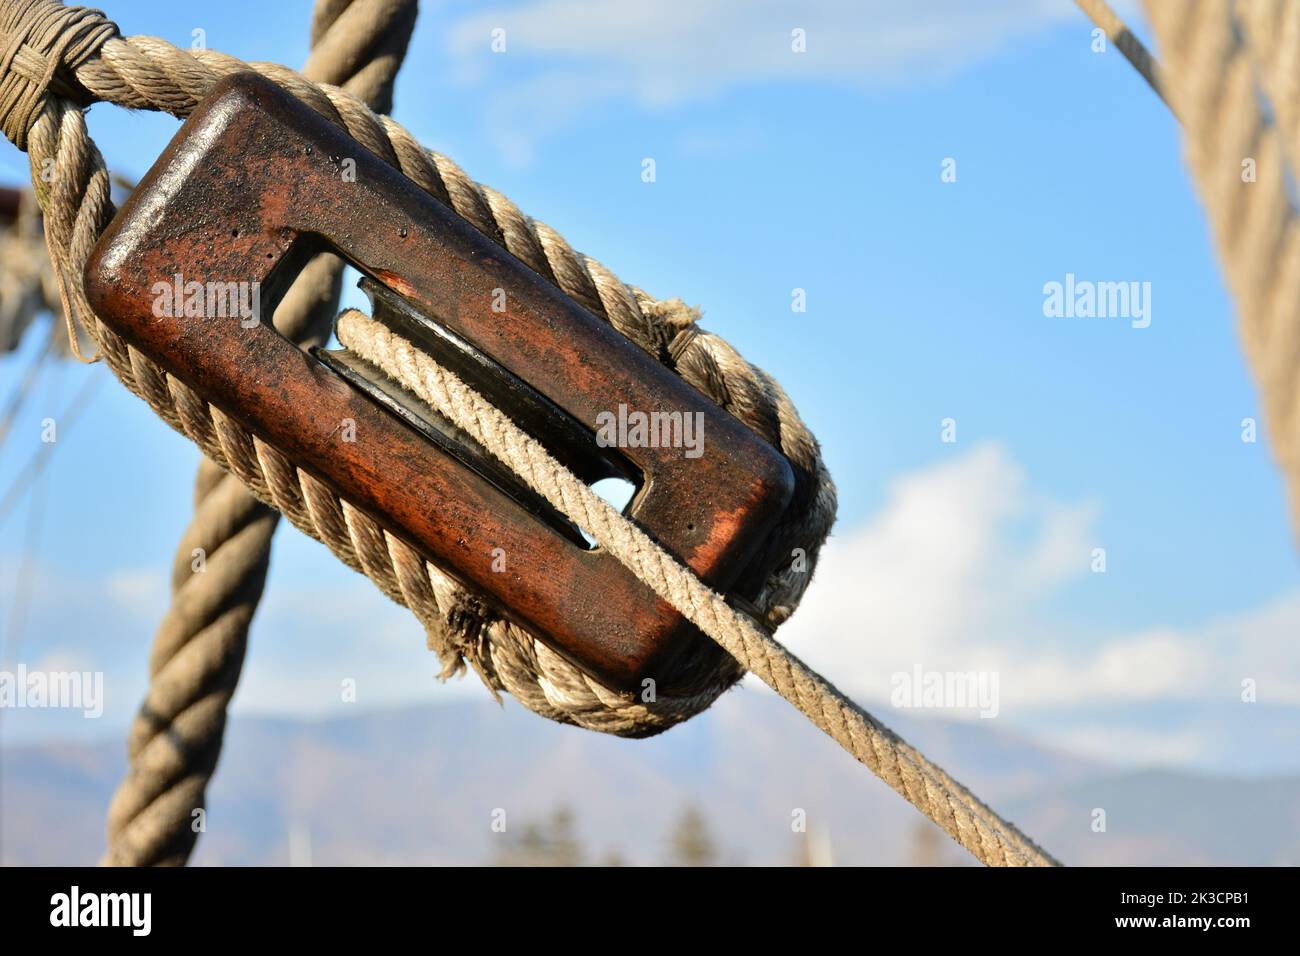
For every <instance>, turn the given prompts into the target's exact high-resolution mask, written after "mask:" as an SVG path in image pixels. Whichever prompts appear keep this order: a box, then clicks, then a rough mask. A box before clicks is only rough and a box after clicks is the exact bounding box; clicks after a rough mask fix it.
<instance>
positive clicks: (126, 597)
mask: <svg viewBox="0 0 1300 956" xmlns="http://www.w3.org/2000/svg"><path fill="white" fill-rule="evenodd" d="M104 589H105V590H106V591H107V593H108V597H109V598H110V599H111V600H113V601H115V602H116V603H117V604H118V605H119V606H121V607H122V608H124V609H126V610H130V611H141V610H142V609H143V610H147V611H155V612H157V611H158V609H161V608H165V607H166V606H167V603H168V602H169V600H170V595H169V594H168V592H167V579H166V575H165V574H164V573H163V572H162V570H161V569H159V568H152V567H150V568H120V569H119V570H117V571H114V572H113V573H112V574H110V575H109V576H108V578H107V579H106V580H105V582H104Z"/></svg>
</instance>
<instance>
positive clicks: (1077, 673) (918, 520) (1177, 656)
mask: <svg viewBox="0 0 1300 956" xmlns="http://www.w3.org/2000/svg"><path fill="white" fill-rule="evenodd" d="M1096 511H1097V509H1096V508H1095V507H1094V506H1092V505H1089V504H1062V503H1059V502H1054V501H1050V500H1046V499H1043V498H1042V497H1041V496H1037V495H1035V494H1034V493H1033V492H1032V489H1031V488H1030V487H1029V483H1028V482H1027V480H1026V478H1025V475H1024V473H1023V471H1022V470H1021V469H1020V468H1019V467H1018V466H1017V465H1015V463H1014V462H1012V461H1011V460H1010V458H1009V457H1008V456H1007V454H1006V452H1005V451H1004V450H1003V449H1002V448H1001V447H1000V446H997V445H985V446H982V447H979V448H977V449H975V450H974V451H972V452H969V453H967V454H965V455H964V456H963V457H960V458H957V459H954V460H952V461H948V462H945V463H942V464H939V465H936V466H932V467H930V468H926V469H923V470H921V471H918V472H915V473H912V474H909V475H905V476H904V477H903V478H901V479H899V480H898V481H896V482H895V483H894V485H893V487H892V489H891V492H890V495H889V498H888V501H887V502H886V504H885V506H884V507H883V508H882V510H881V511H880V513H879V514H877V515H876V517H875V518H874V519H873V520H872V521H871V522H870V523H868V524H867V525H866V526H865V527H863V528H861V529H859V530H856V531H854V532H852V533H850V534H847V535H845V536H844V537H842V538H837V539H833V540H832V542H831V543H830V544H829V545H828V546H827V548H826V551H825V553H824V555H823V557H822V560H821V563H820V565H819V568H818V571H817V578H816V579H815V580H814V583H813V585H812V587H811V588H810V589H809V592H808V595H807V597H806V598H805V601H804V605H803V607H801V608H800V610H799V612H798V613H797V614H796V615H795V616H794V618H793V619H792V620H791V622H790V623H789V624H788V625H787V626H786V627H785V628H784V629H783V630H782V631H781V633H780V636H781V639H782V640H783V641H784V642H785V643H786V644H788V645H789V646H791V647H792V648H793V649H795V650H796V652H797V653H799V654H800V656H802V657H804V658H805V659H806V660H808V662H809V663H810V664H812V665H813V666H815V667H817V668H818V669H819V670H820V671H821V672H822V673H823V674H825V675H827V676H828V677H829V678H830V679H831V680H832V681H834V682H835V683H836V684H838V685H840V686H842V687H844V688H845V690H847V691H849V692H850V693H853V694H854V695H855V696H858V697H859V698H860V699H863V700H864V701H885V700H888V699H889V695H890V689H891V684H890V678H891V675H893V674H895V673H898V672H911V671H912V670H913V668H915V667H917V666H919V667H921V668H923V669H925V670H927V671H961V672H966V671H980V670H988V671H995V672H997V674H998V682H999V688H1000V695H1001V697H1000V707H999V713H1000V715H1001V716H1003V717H1006V718H1008V719H1009V720H1011V721H1012V722H1013V723H1019V724H1020V725H1021V726H1022V727H1024V728H1026V729H1033V728H1034V727H1035V726H1037V724H1038V723H1039V722H1040V721H1039V720H1038V719H1037V718H1040V717H1042V716H1043V715H1047V714H1051V715H1053V720H1052V722H1051V723H1052V725H1053V728H1054V729H1053V730H1052V731H1051V737H1052V740H1053V741H1054V742H1056V743H1058V744H1061V745H1063V746H1067V747H1069V746H1072V745H1077V744H1079V742H1080V741H1085V742H1086V741H1088V740H1089V739H1092V738H1090V737H1089V734H1094V736H1095V725H1096V721H1097V719H1098V718H1099V717H1100V716H1101V715H1103V714H1105V713H1108V712H1110V711H1111V710H1116V711H1118V710H1120V709H1123V708H1125V707H1126V706H1128V705H1134V704H1139V703H1147V702H1166V703H1170V702H1176V703H1181V704H1185V705H1187V706H1189V707H1191V708H1193V709H1195V708H1197V707H1200V708H1205V709H1207V710H1208V709H1210V708H1216V707H1223V706H1233V705H1235V703H1236V701H1237V700H1238V699H1239V694H1240V692H1241V681H1242V680H1243V679H1246V678H1253V679H1255V680H1256V682H1257V684H1258V687H1259V698H1260V700H1261V701H1262V702H1267V703H1269V704H1282V705H1300V662H1298V661H1297V659H1296V655H1295V637H1296V635H1297V634H1300V594H1291V595H1285V596H1283V597H1281V598H1279V599H1278V600H1276V601H1275V602H1273V603H1271V604H1270V605H1268V606H1266V607H1264V608H1259V609H1250V610H1248V611H1245V612H1241V613H1236V614H1232V615H1229V616H1226V617H1223V618H1221V619H1218V620H1211V621H1207V622H1205V623H1203V624H1201V625H1199V626H1196V627H1192V628H1184V629H1177V628H1170V627H1153V628H1150V629H1145V630H1141V631H1138V632H1134V633H1119V632H1111V633H1104V632H1086V631H1083V630H1081V629H1080V628H1079V627H1078V626H1076V625H1074V624H1073V623H1072V622H1071V621H1069V620H1062V619H1060V614H1059V611H1056V612H1053V610H1052V609H1051V608H1050V607H1049V601H1050V600H1051V599H1052V598H1053V597H1054V596H1055V595H1056V594H1057V592H1058V591H1059V590H1060V588H1061V587H1062V586H1063V585H1065V584H1067V583H1070V582H1072V581H1074V580H1076V579H1078V580H1083V579H1086V578H1088V577H1090V568H1089V564H1090V560H1091V549H1092V547H1093V545H1094V542H1095V540H1096V536H1095V535H1094V534H1093V532H1092V527H1093V523H1094V521H1095V517H1096ZM1071 715H1073V716H1071ZM1135 719H1140V718H1135ZM1132 729H1133V731H1134V734H1135V735H1134V736H1131V737H1130V735H1129V733H1128V731H1127V730H1126V731H1125V732H1124V733H1122V734H1117V733H1116V732H1115V731H1114V729H1113V727H1112V729H1111V730H1110V734H1109V740H1110V745H1111V750H1112V756H1114V755H1115V753H1116V751H1118V752H1119V753H1121V754H1123V755H1125V756H1126V757H1128V758H1129V759H1142V758H1144V757H1145V755H1146V754H1147V753H1149V752H1150V751H1151V750H1152V748H1154V747H1155V743H1154V741H1156V740H1157V739H1158V738H1161V737H1164V738H1166V739H1167V742H1168V744H1169V748H1170V749H1169V751H1168V755H1175V756H1176V755H1177V754H1185V753H1190V752H1191V751H1190V750H1189V748H1190V747H1191V744H1190V743H1189V741H1188V740H1187V739H1183V738H1185V737H1186V736H1187V735H1186V733H1185V732H1184V730H1183V729H1180V728H1177V727H1172V728H1164V729H1160V730H1157V729H1146V730H1144V729H1143V728H1141V727H1138V726H1134V727H1133V728H1132ZM1139 731H1141V732H1142V733H1145V736H1141V735H1140V734H1139V733H1138V732H1139ZM1180 735H1181V736H1180ZM1130 744H1131V746H1130ZM1130 751H1131V753H1130Z"/></svg>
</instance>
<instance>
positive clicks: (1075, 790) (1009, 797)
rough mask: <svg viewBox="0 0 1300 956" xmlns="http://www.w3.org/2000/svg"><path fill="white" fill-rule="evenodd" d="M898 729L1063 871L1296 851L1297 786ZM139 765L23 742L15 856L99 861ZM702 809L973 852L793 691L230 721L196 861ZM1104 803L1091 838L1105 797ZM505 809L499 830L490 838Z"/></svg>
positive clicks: (431, 855)
mask: <svg viewBox="0 0 1300 956" xmlns="http://www.w3.org/2000/svg"><path fill="white" fill-rule="evenodd" d="M889 719H891V720H892V721H893V722H895V723H896V724H897V726H898V728H899V730H900V731H901V732H903V733H904V734H905V735H906V736H908V737H909V738H910V739H913V740H914V741H915V742H916V743H917V744H918V745H920V746H921V747H922V748H923V749H925V750H926V751H927V752H928V753H931V754H932V755H933V756H934V758H935V759H936V760H938V761H939V762H940V763H941V764H943V765H944V766H945V767H947V768H948V769H949V770H950V771H951V772H952V773H953V774H954V775H955V776H956V777H957V778H958V779H961V780H963V781H965V782H967V783H969V784H970V785H971V786H972V787H973V788H974V789H975V790H976V792H977V793H980V794H981V795H982V796H984V797H985V798H986V799H987V800H989V801H990V802H992V803H993V804H994V805H995V806H996V807H997V808H998V809H999V810H1001V811H1003V812H1005V813H1006V814H1008V815H1009V816H1010V817H1011V818H1012V819H1015V820H1017V821H1018V822H1020V823H1022V824H1023V825H1024V826H1025V828H1026V829H1027V831H1028V832H1029V833H1031V834H1032V835H1034V836H1035V837H1036V838H1037V839H1039V840H1040V841H1041V842H1042V843H1043V844H1044V845H1045V846H1047V847H1048V848H1049V849H1051V850H1052V851H1053V852H1054V853H1056V854H1057V855H1058V856H1060V857H1061V858H1062V859H1064V860H1065V861H1066V862H1069V863H1080V864H1106V863H1110V864H1119V863H1152V864H1158V863H1169V864H1201V863H1244V864H1275V863H1284V862H1291V863H1295V862H1296V861H1297V860H1300V779H1279V780H1254V781H1253V780H1245V779H1239V780H1229V779H1220V778H1211V777H1202V776H1196V775H1191V774H1180V773H1174V772H1116V771H1114V770H1113V769H1110V768H1106V767H1104V766H1100V765H1097V764H1093V763H1089V762H1086V761H1081V760H1076V759H1074V758H1071V757H1068V756H1065V755H1062V754H1059V753H1055V752H1052V751H1048V750H1045V749H1042V748H1039V747H1037V746H1035V745H1033V744H1030V743H1027V742H1025V741H1023V740H1020V739H1017V738H1015V737H1013V736H1009V735H1006V734H1002V733H1000V732H998V731H996V730H994V729H992V728H991V726H990V724H989V723H988V722H978V723H957V722H950V721H939V720H915V719H905V718H904V717H902V716H899V715H896V714H891V715H889ZM124 765H125V756H124V746H123V744H122V743H121V742H119V741H113V742H106V743H103V744H98V745H92V746H81V745H78V746H70V745H69V746H40V747H23V748H14V749H10V750H8V751H7V752H6V753H5V755H4V767H3V775H4V776H3V781H2V782H0V795H2V797H3V804H0V836H2V838H3V844H2V845H0V859H2V860H3V862H4V863H6V864H53V863H93V862H94V861H95V860H96V859H97V857H98V855H99V853H100V851H101V849H102V847H103V818H104V809H105V807H106V806H107V802H108V798H109V795H110V794H111V793H112V790H113V787H114V786H115V784H116V782H117V780H118V778H119V775H120V774H121V772H122V769H123V767H124ZM687 807H694V808H696V809H697V810H698V812H699V815H700V816H701V817H702V818H703V823H704V826H705V828H706V829H707V833H706V834H705V836H706V837H707V840H706V842H707V843H709V844H710V845H711V846H713V847H714V849H715V851H716V852H715V853H714V854H713V857H714V858H716V859H718V860H720V861H722V862H737V863H750V864H781V863H788V862H792V861H794V860H796V859H797V858H799V857H800V856H801V855H802V854H804V853H806V851H807V849H808V848H807V847H806V846H805V844H804V839H805V838H804V837H802V836H798V835H796V834H795V833H793V832H792V830H791V820H792V818H793V814H794V813H795V811H796V810H802V811H804V813H805V814H806V818H807V821H808V829H809V832H810V833H811V834H812V835H813V842H814V843H816V844H817V846H818V847H819V848H824V847H826V846H829V848H830V852H831V855H832V858H833V860H834V862H836V863H843V864H874V863H879V864H901V863H908V862H913V861H916V860H926V861H932V862H941V863H953V864H964V863H966V862H969V861H968V858H967V857H966V855H965V854H964V853H963V852H962V851H960V850H959V849H958V848H956V847H953V846H950V845H948V844H947V843H946V841H945V842H940V841H934V840H931V839H929V838H928V837H927V834H926V828H927V827H929V824H928V823H926V822H925V821H924V820H923V819H922V818H921V817H920V816H919V815H918V814H917V813H916V812H915V811H913V810H912V809H911V808H910V807H908V806H907V804H906V803H904V802H903V801H902V800H901V799H900V798H899V797H897V796H896V795H895V794H894V793H893V792H892V791H890V790H889V789H888V788H887V787H885V786H884V785H883V784H881V783H880V782H879V781H877V780H876V779H875V778H874V777H872V776H871V774H869V773H868V772H867V771H865V770H864V769H863V768H862V767H861V766H859V765H858V764H856V763H855V762H854V761H853V760H852V759H851V758H849V757H848V756H847V755H846V754H844V753H843V752H841V751H840V750H839V748H838V747H836V746H835V745H834V744H833V743H831V742H830V741H828V740H826V739H825V738H824V737H822V735H821V734H819V733H817V732H816V731H814V730H813V729H811V728H810V727H808V726H807V725H806V724H805V723H804V722H803V720H802V718H800V717H799V716H798V715H797V714H795V713H794V712H793V711H791V710H790V709H789V708H788V707H787V706H786V705H785V704H783V703H781V702H780V701H777V700H775V699H774V698H772V697H770V696H768V695H766V694H764V693H760V692H755V691H752V690H749V689H742V690H740V691H737V692H734V693H731V694H728V695H727V696H726V697H725V698H724V699H723V700H722V701H720V702H719V703H718V704H717V705H716V706H715V707H714V708H713V710H712V711H711V712H710V713H709V714H708V715H706V716H704V717H702V718H699V719H696V720H694V721H691V722H690V723H688V724H687V725H686V726H684V727H680V728H677V729H676V730H673V731H671V732H669V733H668V734H665V735H663V736H662V737H658V738H655V739H653V740H648V741H623V740H617V739H614V738H608V737H602V736H600V735H597V734H592V733H587V732H584V731H578V730H575V729H573V728H567V727H560V726H558V725H554V724H551V723H549V722H547V721H544V720H540V719H538V718H537V717H534V716H533V715H532V714H529V713H527V712H525V711H523V710H522V709H520V708H519V707H517V706H515V705H513V704H509V703H508V704H507V705H506V706H505V708H503V709H502V708H498V707H496V706H495V705H493V704H491V703H490V702H487V701H484V702H481V703H480V702H468V703H449V704H445V705H437V706H430V707H422V708H410V709H404V710H400V711H389V712H379V713H375V712H370V713H365V712H359V713H358V715H357V716H356V717H355V718H352V719H331V720H328V721H323V722H318V723H312V722H299V721H291V720H280V719H252V718H246V719H238V720H235V721H233V722H232V724H231V727H230V731H229V738H228V742H227V747H226V752H225V755H224V756H223V758H222V765H221V768H220V770H219V772H218V775H217V782H216V784H215V786H214V788H213V791H212V794H211V802H210V805H209V814H208V832H207V834H205V836H204V838H203V839H202V840H201V842H200V844H199V852H198V855H197V858H196V862H198V863H208V864H213V863H223V864H282V863H286V862H288V861H289V834H290V831H291V830H292V831H295V832H296V833H298V834H300V838H299V840H298V845H299V846H300V847H301V846H302V845H304V842H305V841H304V840H302V839H301V835H307V836H309V841H310V847H311V858H312V860H313V862H315V863H317V864H322V865H323V864H361V863H394V864H421V863H448V864H452V863H454V864H465V863H486V862H492V861H493V860H495V859H497V858H499V857H502V856H503V855H504V853H503V849H504V848H505V847H506V846H507V845H508V841H510V840H515V841H518V840H520V839H521V836H520V834H524V836H523V837H522V839H525V840H526V839H527V838H529V837H530V836H531V835H532V830H531V825H533V824H537V823H544V822H545V821H547V820H549V819H550V818H551V817H552V816H553V814H554V813H555V812H556V811H557V810H558V809H562V808H567V809H568V810H570V811H571V829H572V834H571V835H572V841H573V843H574V848H573V849H574V850H575V852H576V853H577V854H578V856H579V858H580V859H581V860H583V861H586V862H601V861H604V860H606V859H609V858H617V859H619V860H621V861H624V862H629V863H658V862H664V861H667V860H669V859H670V856H671V854H672V852H673V851H672V849H671V846H672V845H675V844H674V840H677V842H680V836H677V837H674V836H673V834H674V833H675V832H676V831H678V830H680V829H681V818H682V816H683V814H684V812H685V811H686V808H687ZM1094 807H1102V808H1104V809H1105V810H1106V812H1107V832H1105V833H1100V834H1099V833H1094V832H1092V830H1091V827H1090V824H1091V821H1092V809H1093V808H1094ZM497 810H504V811H505V818H506V821H507V833H506V835H502V834H498V833H494V832H493V830H492V821H493V814H494V811H497Z"/></svg>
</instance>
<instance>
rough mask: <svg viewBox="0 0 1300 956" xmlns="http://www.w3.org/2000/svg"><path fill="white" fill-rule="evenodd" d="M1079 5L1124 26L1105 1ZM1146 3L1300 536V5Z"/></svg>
mask: <svg viewBox="0 0 1300 956" xmlns="http://www.w3.org/2000/svg"><path fill="white" fill-rule="evenodd" d="M1079 3H1080V6H1081V7H1083V8H1084V10H1085V12H1088V13H1089V14H1090V15H1093V14H1096V15H1097V16H1101V17H1104V18H1105V19H1106V20H1107V21H1110V22H1115V23H1118V22H1120V21H1119V18H1118V17H1117V16H1116V15H1115V14H1114V12H1113V11H1111V10H1110V9H1109V7H1107V6H1106V5H1105V3H1104V2H1101V0H1086V2H1085V0H1079ZM1146 10H1147V16H1148V18H1149V20H1150V22H1151V26H1152V28H1153V29H1154V31H1155V35H1156V38H1157V39H1158V40H1159V44H1160V52H1161V59H1162V61H1163V63H1162V64H1155V63H1154V61H1153V67H1152V70H1151V74H1152V75H1154V76H1157V77H1158V78H1159V82H1160V83H1161V84H1162V86H1163V89H1164V91H1165V93H1166V94H1167V101H1168V103H1169V105H1170V109H1171V110H1172V111H1173V112H1174V114H1175V115H1176V116H1177V117H1178V119H1179V120H1180V121H1181V123H1182V126H1183V130H1184V134H1185V145H1186V156H1187V164H1188V167H1189V168H1190V169H1191V171H1192V176H1193V179H1194V180H1195V182H1196V186H1197V190H1198V192H1199V193H1200V196H1201V200H1202V202H1204V204H1205V207H1206V211H1207V213H1208V214H1209V219H1210V223H1211V226H1212V228H1213V233H1214V237H1215V244H1216V247H1217V251H1218V256H1219V261H1220V263H1221V264H1222V267H1223V272H1224V276H1225V278H1226V279H1227V283H1228V287H1229V288H1230V289H1231V291H1232V294H1233V298H1234V299H1235V301H1236V303H1237V324H1238V328H1239V331H1240V335H1241V340H1242V345H1243V348H1244V350H1245V352H1246V357H1247V359H1248V361H1249V363H1250V367H1251V370H1252V372H1253V377H1254V379H1255V382H1256V385H1257V387H1258V389H1259V393H1260V397H1261V400H1262V403H1263V408H1264V419H1265V423H1266V425H1267V427H1268V433H1269V438H1270V441H1271V443H1272V445H1273V448H1274V454H1275V455H1276V457H1277V460H1278V464H1279V466H1280V468H1281V471H1282V474H1283V477H1284V479H1285V481H1286V486H1287V491H1288V496H1289V498H1290V507H1291V515H1292V523H1293V527H1294V532H1295V534H1296V536H1297V538H1300V374H1298V373H1297V368H1298V367H1300V321H1297V316H1296V310H1297V307H1298V306H1300V216H1298V214H1297V210H1296V208H1295V205H1294V203H1293V200H1292V196H1291V192H1290V189H1289V186H1288V159H1289V166H1290V173H1291V176H1292V178H1293V181H1294V176H1295V174H1296V173H1297V172H1300V103H1298V102H1297V96H1296V94H1297V90H1298V87H1297V84H1298V83H1300V67H1298V66H1297V63H1300V60H1298V59H1297V57H1300V4H1296V3H1292V2H1289V0H1235V2H1234V0H1147V2H1146ZM1094 19H1096V18H1094ZM1096 22H1098V24H1099V25H1102V23H1101V21H1096ZM1124 29H1125V30H1127V28H1124ZM1143 75H1144V76H1145V75H1146V74H1143ZM1262 101H1263V102H1267V103H1268V104H1269V106H1270V107H1271V109H1272V111H1273V113H1274V114H1275V115H1276V116H1277V117H1278V120H1279V122H1280V123H1281V124H1282V126H1281V130H1280V131H1279V128H1278V126H1275V125H1274V123H1273V122H1272V121H1271V119H1270V117H1269V115H1268V114H1267V113H1266V111H1265V110H1264V109H1263V108H1261V102H1262ZM1288 154H1289V155H1288Z"/></svg>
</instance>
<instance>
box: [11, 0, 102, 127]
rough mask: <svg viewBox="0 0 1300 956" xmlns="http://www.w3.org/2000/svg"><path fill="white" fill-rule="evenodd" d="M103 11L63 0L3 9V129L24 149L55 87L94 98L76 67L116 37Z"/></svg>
mask: <svg viewBox="0 0 1300 956" xmlns="http://www.w3.org/2000/svg"><path fill="white" fill-rule="evenodd" d="M117 35H118V33H117V25H116V24H114V23H113V22H112V21H111V20H109V19H108V18H107V17H105V16H104V14H103V12H102V11H100V10H92V9H90V8H88V7H65V6H64V5H63V4H61V3H59V2H58V0H10V2H8V3H5V4H4V5H3V6H2V7H0V128H2V129H3V130H4V134H5V135H6V136H7V137H9V140H10V142H12V143H13V144H14V145H15V146H17V147H18V148H19V149H22V150H25V149H26V148H27V134H28V131H29V130H30V129H31V128H32V124H33V123H35V122H36V118H37V117H38V116H40V115H41V110H43V109H44V108H45V101H46V97H47V95H48V93H49V91H50V90H51V89H53V90H54V91H55V93H57V94H58V95H59V96H61V97H63V98H65V99H69V100H74V101H76V102H79V103H82V104H83V105H85V104H88V103H89V102H90V97H89V96H88V95H87V94H86V91H85V90H84V89H82V88H81V86H80V84H78V83H77V82H76V80H74V79H72V74H73V71H75V70H76V68H77V67H78V66H80V65H81V64H82V63H84V62H86V60H88V59H90V58H91V57H92V56H94V55H95V54H96V53H98V52H99V48H100V47H102V46H103V45H104V43H105V41H107V40H109V39H111V38H113V37H115V36H117Z"/></svg>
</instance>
